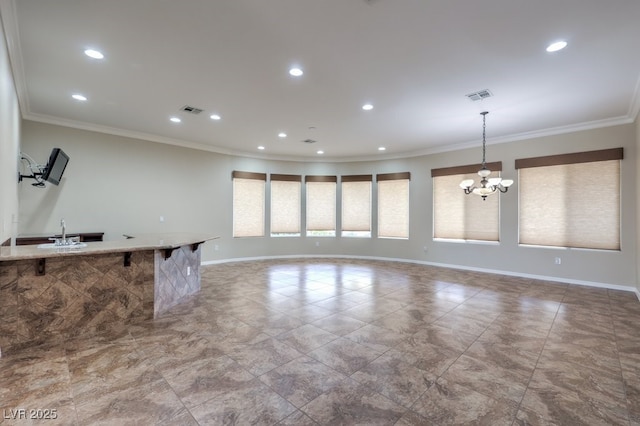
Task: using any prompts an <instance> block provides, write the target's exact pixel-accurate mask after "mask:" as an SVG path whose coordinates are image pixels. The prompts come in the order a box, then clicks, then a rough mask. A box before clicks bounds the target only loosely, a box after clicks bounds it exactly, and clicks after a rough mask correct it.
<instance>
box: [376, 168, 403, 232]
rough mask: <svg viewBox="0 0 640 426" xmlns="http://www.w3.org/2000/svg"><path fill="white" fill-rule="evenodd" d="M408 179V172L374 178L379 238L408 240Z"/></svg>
mask: <svg viewBox="0 0 640 426" xmlns="http://www.w3.org/2000/svg"><path fill="white" fill-rule="evenodd" d="M410 178H411V175H410V173H409V172H406V173H389V174H380V175H377V176H376V180H377V181H378V237H379V238H409V180H410Z"/></svg>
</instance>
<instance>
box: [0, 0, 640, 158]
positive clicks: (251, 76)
mask: <svg viewBox="0 0 640 426" xmlns="http://www.w3.org/2000/svg"><path fill="white" fill-rule="evenodd" d="M0 13H1V14H2V21H3V25H4V28H5V33H6V37H7V42H8V44H9V50H10V60H11V66H12V68H13V71H14V76H15V81H16V86H17V89H18V97H19V101H20V106H21V109H22V114H23V117H24V118H26V119H29V120H36V121H42V122H49V123H57V124H62V125H67V126H72V127H78V128H85V129H90V130H97V131H101V132H107V133H113V134H119V135H125V136H133V137H138V138H143V139H149V140H153V141H158V142H164V143H173V144H177V145H183V146H191V147H196V148H200V149H205V150H210V151H216V152H224V153H235V154H240V155H249V156H257V157H265V158H284V159H296V160H307V161H319V160H331V161H340V160H357V159H374V158H390V157H402V156H410V155H417V154H421V153H428V152H437V151H444V150H450V149H458V148H462V147H466V146H471V145H473V144H479V143H480V140H481V132H482V119H481V116H480V115H479V113H480V112H481V111H483V110H488V111H490V114H489V115H488V116H487V142H488V143H489V144H491V143H497V142H502V141H507V140H514V139H523V138H527V137H532V136H539V135H544V134H553V133H562V132H566V131H573V130H578V129H583V128H594V127H600V126H607V125H615V124H620V123H628V122H631V121H633V119H634V118H635V117H636V115H637V113H638V109H639V105H640V101H639V99H638V98H639V94H638V91H639V77H640V1H638V0H607V1H605V0H533V1H531V0H529V1H525V0H483V1H475V0H368V1H367V0H313V1H311V0H180V1H177V0H108V1H107V0H83V1H77V0H55V1H51V0H0ZM560 39H562V40H566V41H567V42H568V43H569V44H568V47H567V48H566V49H564V50H562V51H560V52H556V53H552V54H550V53H547V52H546V51H545V48H546V46H547V45H548V44H549V43H551V42H553V41H556V40H560ZM86 48H94V49H98V50H100V51H102V52H103V53H104V55H105V58H104V59H103V60H101V61H98V60H95V59H91V58H88V57H87V56H85V55H84V54H83V51H84V50H85V49H86ZM293 65H298V66H300V67H301V68H302V69H303V70H304V72H305V74H304V75H303V76H302V77H300V78H293V77H291V76H290V75H289V74H288V69H289V68H290V67H291V66H293ZM483 89H489V90H490V91H491V92H492V93H493V95H494V96H493V97H491V98H488V99H485V100H482V101H478V102H472V101H470V100H468V99H467V97H466V96H465V95H466V94H468V93H471V92H475V91H479V90H483ZM73 93H82V94H84V95H85V96H87V98H88V101H86V102H78V101H74V100H73V99H71V95H72V94H73ZM367 102H370V103H372V104H373V105H374V109H373V110H371V111H363V110H362V108H361V106H362V105H363V104H364V103H367ZM184 105H191V106H194V107H198V108H202V109H204V112H203V113H202V114H200V115H189V114H186V113H183V112H180V111H179V109H180V108H181V107H183V106H184ZM212 113H218V114H220V115H221V116H222V119H221V120H219V121H213V120H211V119H210V118H209V116H210V115H211V114H212ZM174 115H175V116H179V117H181V118H182V122H181V123H180V124H174V123H171V122H170V121H169V117H170V116H174ZM310 127H315V129H310ZM279 132H286V133H287V135H288V136H287V137H286V138H279V137H278V133H279ZM308 138H311V139H314V140H316V141H317V142H316V143H314V144H307V143H303V142H301V141H303V140H304V139H308ZM259 145H262V146H264V147H265V149H264V150H263V151H259V150H258V149H257V147H258V146H259ZM380 146H384V147H386V151H384V152H380V151H378V147H380ZM317 150H323V151H324V152H325V154H324V155H323V156H319V155H318V154H316V151H317Z"/></svg>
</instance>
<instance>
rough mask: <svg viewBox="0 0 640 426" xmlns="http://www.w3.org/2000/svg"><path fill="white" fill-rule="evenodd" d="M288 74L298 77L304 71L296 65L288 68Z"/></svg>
mask: <svg viewBox="0 0 640 426" xmlns="http://www.w3.org/2000/svg"><path fill="white" fill-rule="evenodd" d="M289 74H290V75H292V76H293V77H300V76H302V75H303V74H304V71H302V69H300V68H298V67H293V68H291V69H290V70H289Z"/></svg>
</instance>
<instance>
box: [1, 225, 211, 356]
mask: <svg viewBox="0 0 640 426" xmlns="http://www.w3.org/2000/svg"><path fill="white" fill-rule="evenodd" d="M215 238H217V237H214V236H210V235H205V234H194V233H173V234H162V235H158V234H154V235H150V234H146V235H143V234H140V235H137V236H135V237H133V238H128V239H122V240H117V241H102V242H88V243H86V246H84V247H80V248H72V247H60V248H58V247H54V248H45V249H42V248H37V246H35V245H32V246H13V247H11V246H9V247H0V356H1V354H2V352H4V353H5V354H6V353H8V352H16V351H20V350H21V349H24V348H28V347H31V346H35V345H41V344H50V343H54V344H55V343H57V342H60V341H65V340H68V339H70V338H74V337H77V336H83V335H92V334H100V335H105V336H110V335H115V334H116V333H119V332H122V330H123V329H126V327H127V326H128V325H130V324H136V323H139V322H141V321H146V320H149V319H152V318H158V317H159V316H161V315H162V314H163V313H165V312H167V311H168V310H169V309H171V308H172V307H174V306H176V305H178V304H180V303H182V302H183V301H184V300H186V298H188V296H190V295H192V294H195V293H197V292H199V291H200V262H201V260H200V259H201V250H202V249H201V245H202V243H204V242H206V241H208V240H212V239H215Z"/></svg>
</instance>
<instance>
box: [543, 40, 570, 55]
mask: <svg viewBox="0 0 640 426" xmlns="http://www.w3.org/2000/svg"><path fill="white" fill-rule="evenodd" d="M565 47H567V42H566V41H564V40H561V41H556V42H554V43H551V44H550V45H549V46H547V52H549V53H553V52H557V51H559V50H562V49H564V48H565Z"/></svg>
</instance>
